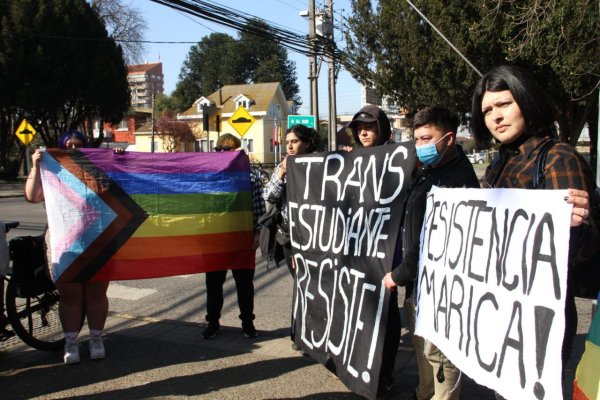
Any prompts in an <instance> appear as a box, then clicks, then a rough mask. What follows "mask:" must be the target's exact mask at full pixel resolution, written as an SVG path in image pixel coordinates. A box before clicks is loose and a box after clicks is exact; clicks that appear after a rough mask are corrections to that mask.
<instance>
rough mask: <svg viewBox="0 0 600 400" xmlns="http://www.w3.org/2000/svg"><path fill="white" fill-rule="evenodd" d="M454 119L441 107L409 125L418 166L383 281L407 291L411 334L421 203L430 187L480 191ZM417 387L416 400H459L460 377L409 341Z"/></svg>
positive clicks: (418, 342) (422, 343)
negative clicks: (394, 252)
mask: <svg viewBox="0 0 600 400" xmlns="http://www.w3.org/2000/svg"><path fill="white" fill-rule="evenodd" d="M458 124H459V119H458V116H457V115H456V114H455V113H453V112H452V111H450V110H448V109H446V108H441V107H428V108H425V109H423V110H421V111H419V112H418V113H417V114H416V115H415V118H414V120H413V138H414V141H415V145H416V151H417V157H418V158H419V163H420V166H419V168H418V169H417V170H416V172H415V174H414V176H413V178H412V180H411V183H410V186H409V194H408V198H407V201H406V206H405V209H404V216H403V218H402V221H401V227H400V228H401V230H400V231H401V234H400V235H398V240H399V243H397V244H396V248H397V249H399V248H400V249H401V251H402V257H398V258H396V257H394V259H401V261H400V262H399V264H398V265H395V266H394V268H393V269H392V272H389V273H388V274H386V275H385V277H384V279H383V282H384V284H385V286H386V287H387V288H388V289H389V290H395V288H396V286H406V295H405V301H404V307H405V310H406V311H407V314H408V317H409V318H408V324H409V330H410V332H413V331H414V326H415V319H414V316H415V305H414V298H413V296H412V293H413V289H414V284H415V281H416V278H417V272H418V268H419V250H420V240H419V236H420V232H421V226H422V224H423V218H424V215H425V204H426V203H425V199H426V197H427V193H428V192H429V190H430V189H431V187H432V186H433V185H435V186H439V187H448V188H460V187H466V188H479V181H478V179H477V176H476V175H475V171H474V170H473V166H472V165H471V163H470V162H469V159H468V158H467V156H466V155H465V153H464V152H463V150H462V149H461V147H460V146H458V145H457V144H456V131H457V129H458ZM413 347H414V348H415V352H416V358H417V365H418V368H419V386H418V387H417V388H416V390H415V394H414V397H413V398H415V399H436V400H437V399H458V398H459V397H460V388H461V380H462V379H461V372H460V371H459V370H458V368H456V367H455V366H454V364H452V362H451V361H450V360H448V358H446V356H444V354H443V353H442V352H441V351H439V349H438V348H437V347H436V346H435V345H434V344H433V343H431V342H429V341H427V340H424V339H423V338H421V337H418V336H413Z"/></svg>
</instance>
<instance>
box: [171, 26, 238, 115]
mask: <svg viewBox="0 0 600 400" xmlns="http://www.w3.org/2000/svg"><path fill="white" fill-rule="evenodd" d="M237 59H238V42H237V41H236V40H235V39H234V38H233V37H231V36H229V35H227V34H225V33H212V34H210V35H209V36H205V37H204V38H202V40H201V41H200V42H199V43H198V44H197V45H194V46H192V48H191V49H190V52H189V53H188V55H187V58H186V60H185V61H184V63H183V66H182V68H181V72H180V73H179V82H177V85H176V86H175V91H174V92H173V94H172V97H173V104H174V105H175V106H176V107H177V110H178V111H183V110H185V109H187V108H189V107H190V106H191V105H192V103H193V102H194V101H195V100H196V99H198V98H199V97H200V96H208V95H210V94H211V93H213V92H214V91H215V90H217V88H218V83H219V82H221V83H222V84H224V85H227V84H233V83H239V82H240V81H239V70H238V69H237V67H236V66H237V65H238V63H237Z"/></svg>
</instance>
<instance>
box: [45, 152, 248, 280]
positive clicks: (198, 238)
mask: <svg viewBox="0 0 600 400" xmlns="http://www.w3.org/2000/svg"><path fill="white" fill-rule="evenodd" d="M249 171H250V165H249V161H248V157H247V155H246V154H245V153H244V152H239V151H231V152H221V153H136V152H125V153H123V154H114V153H113V151H112V150H110V149H80V150H61V149H50V150H47V151H46V152H45V153H44V155H43V157H42V165H41V172H42V185H43V188H44V197H45V203H46V213H47V216H48V229H49V259H50V272H51V275H52V278H53V280H54V281H55V282H56V281H59V280H61V281H66V282H72V281H78V282H80V281H87V280H93V281H106V280H125V279H143V278H156V277H163V276H173V275H182V274H190V273H198V272H206V271H215V270H223V269H251V268H254V255H255V253H254V251H253V250H252V242H253V226H252V225H253V223H252V189H251V185H250V175H249Z"/></svg>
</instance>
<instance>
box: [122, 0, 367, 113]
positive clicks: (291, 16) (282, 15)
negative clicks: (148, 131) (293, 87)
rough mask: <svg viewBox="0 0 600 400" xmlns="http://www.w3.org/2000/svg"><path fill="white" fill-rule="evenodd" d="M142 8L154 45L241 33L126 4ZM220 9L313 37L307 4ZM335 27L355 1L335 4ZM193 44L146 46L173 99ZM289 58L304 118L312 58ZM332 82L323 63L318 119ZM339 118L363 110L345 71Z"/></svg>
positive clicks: (145, 1)
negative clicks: (305, 12) (306, 14)
mask: <svg viewBox="0 0 600 400" xmlns="http://www.w3.org/2000/svg"><path fill="white" fill-rule="evenodd" d="M126 3H128V4H130V5H132V6H133V7H135V8H137V9H138V10H139V11H140V12H141V13H142V14H143V16H144V19H145V21H146V24H147V26H148V30H147V32H146V38H145V39H146V40H147V41H151V42H168V41H173V42H198V41H200V40H201V39H202V38H203V37H204V36H208V35H210V34H211V33H213V32H222V33H227V34H229V35H230V36H233V37H237V36H238V34H237V31H235V30H233V29H231V28H228V27H225V26H222V25H219V24H216V23H213V22H210V21H207V20H203V19H200V18H197V17H194V16H191V15H189V14H185V13H182V12H180V11H176V10H173V9H171V8H169V7H166V6H164V5H161V4H157V3H154V2H152V1H149V0H129V1H128V2H126ZM212 3H213V4H217V5H219V6H221V7H225V8H231V9H232V10H236V11H239V12H242V13H247V14H248V16H256V17H259V18H262V19H264V20H265V21H267V22H269V23H275V24H277V25H278V26H279V27H280V28H284V29H287V30H290V31H292V32H295V33H298V34H307V33H308V20H307V19H306V18H304V17H301V16H300V15H299V13H300V11H302V10H308V0H260V1H239V0H238V1H235V0H217V1H212ZM315 4H316V5H317V7H319V6H322V7H324V6H325V5H326V4H327V1H325V0H316V1H315ZM333 7H334V15H335V21H336V22H335V24H336V25H341V24H340V19H341V18H342V17H343V16H347V15H348V14H349V13H350V11H351V7H350V0H338V1H334V3H333ZM335 40H336V42H337V44H338V47H339V48H343V47H344V41H343V38H342V37H341V32H340V31H339V30H336V31H335ZM192 45H193V44H167V43H148V44H146V55H145V61H147V62H149V63H153V62H158V61H161V62H162V64H163V74H164V78H165V94H168V95H170V94H171V93H172V91H173V90H174V89H175V85H176V84H177V81H178V79H179V78H178V77H179V72H180V70H181V66H182V65H183V62H184V61H185V59H186V56H187V54H188V53H189V50H190V48H191V47H192ZM288 57H289V59H290V60H292V61H294V62H295V63H296V75H297V79H298V85H299V86H300V97H301V100H302V103H303V104H302V105H301V106H300V110H299V114H309V112H310V86H309V85H310V84H309V80H308V75H309V69H308V58H307V56H305V55H302V54H299V53H295V52H292V51H291V50H288ZM327 88H328V83H327V63H326V62H323V63H322V65H321V69H320V73H319V88H318V90H319V114H320V116H321V118H327V113H328V100H327V97H328V90H327ZM336 92H337V93H336V94H337V95H336V98H337V114H338V115H343V114H350V115H352V114H354V113H355V112H357V111H358V110H359V109H360V86H359V84H358V83H357V82H356V81H355V80H354V79H353V78H352V76H350V74H349V73H348V72H347V71H345V70H344V69H341V70H340V72H339V75H338V80H337V86H336Z"/></svg>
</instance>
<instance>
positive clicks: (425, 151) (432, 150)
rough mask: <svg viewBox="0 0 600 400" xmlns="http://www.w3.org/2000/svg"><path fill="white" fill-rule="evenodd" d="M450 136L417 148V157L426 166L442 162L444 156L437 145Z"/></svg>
mask: <svg viewBox="0 0 600 400" xmlns="http://www.w3.org/2000/svg"><path fill="white" fill-rule="evenodd" d="M447 135H448V134H445V135H444V136H443V137H442V138H441V139H440V140H438V141H437V142H435V143H428V144H425V145H423V146H417V147H416V149H417V157H418V158H419V161H421V162H422V163H423V164H425V165H433V164H436V163H437V162H438V161H440V158H442V155H441V154H440V153H439V152H438V150H437V147H436V144H438V143H439V142H441V141H442V140H444V138H445V137H446V136H447Z"/></svg>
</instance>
